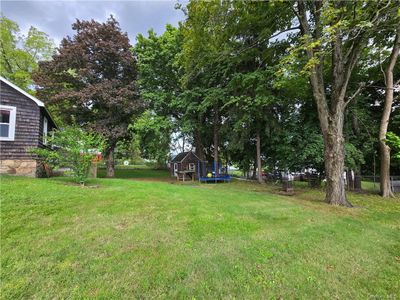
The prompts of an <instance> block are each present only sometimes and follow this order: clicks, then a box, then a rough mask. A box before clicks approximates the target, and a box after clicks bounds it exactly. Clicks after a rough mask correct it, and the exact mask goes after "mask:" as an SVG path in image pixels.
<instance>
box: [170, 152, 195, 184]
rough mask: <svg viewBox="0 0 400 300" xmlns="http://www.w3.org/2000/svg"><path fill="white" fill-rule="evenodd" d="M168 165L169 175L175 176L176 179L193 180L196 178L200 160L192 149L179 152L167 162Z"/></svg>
mask: <svg viewBox="0 0 400 300" xmlns="http://www.w3.org/2000/svg"><path fill="white" fill-rule="evenodd" d="M169 166H170V172H171V176H173V177H176V178H177V179H178V180H185V179H186V180H191V179H193V180H194V179H198V174H199V173H200V172H199V171H200V170H201V168H202V161H201V159H200V158H198V157H197V155H196V154H195V153H194V152H192V151H189V152H181V153H179V154H178V155H176V156H175V157H174V158H173V159H172V160H171V161H170V162H169ZM199 167H200V170H199Z"/></svg>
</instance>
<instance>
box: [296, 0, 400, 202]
mask: <svg viewBox="0 0 400 300" xmlns="http://www.w3.org/2000/svg"><path fill="white" fill-rule="evenodd" d="M292 9H293V12H294V14H295V15H296V16H297V19H298V22H299V24H300V44H301V47H300V48H297V49H301V51H299V53H300V52H304V53H305V54H306V55H307V58H308V61H307V63H306V71H307V72H308V74H309V78H310V83H311V87H312V91H313V97H314V100H315V102H316V104H317V111H318V117H319V122H320V127H321V130H322V134H323V138H324V146H325V173H326V179H327V189H326V201H327V202H328V203H330V204H334V205H343V206H351V204H350V202H349V201H347V198H346V194H345V186H344V182H343V179H342V174H343V172H344V159H345V148H344V144H345V142H344V135H343V125H344V114H345V110H346V107H347V105H348V104H349V102H350V101H351V100H352V99H354V97H355V96H356V95H357V94H358V93H359V91H360V90H361V88H360V89H358V90H357V91H356V92H355V93H354V94H351V95H349V93H348V84H349V81H350V78H351V76H352V73H353V70H354V68H355V66H356V65H357V62H358V60H359V57H360V54H361V51H362V49H363V47H365V46H366V45H367V43H368V41H369V39H370V37H371V36H373V35H374V34H375V33H376V32H377V31H378V30H384V28H385V25H387V24H388V22H389V21H391V20H392V18H395V17H396V13H397V8H396V5H395V4H394V3H391V2H390V1H381V2H368V1H359V2H346V1H337V2H334V1H315V2H308V1H303V0H299V1H297V2H296V3H295V4H294V5H293V7H292ZM328 72H329V76H327V73H328Z"/></svg>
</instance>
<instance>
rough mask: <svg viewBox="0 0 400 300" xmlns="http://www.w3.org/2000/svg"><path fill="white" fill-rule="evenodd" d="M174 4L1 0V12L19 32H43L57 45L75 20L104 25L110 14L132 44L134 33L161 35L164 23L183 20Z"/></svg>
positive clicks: (148, 1) (77, 0) (80, 0)
mask: <svg viewBox="0 0 400 300" xmlns="http://www.w3.org/2000/svg"><path fill="white" fill-rule="evenodd" d="M176 3H177V1H176V0H171V1H150V0H147V1H145V0H142V1H133V0H124V1H93V0H91V1H82V0H75V1H73V0H68V1H56V0H53V1H50V0H48V1H36V0H35V1H19V0H14V1H4V0H1V12H2V14H4V15H5V16H6V17H7V18H9V19H11V20H13V21H15V22H17V23H18V25H19V26H20V29H21V31H22V32H23V33H26V32H27V30H28V29H29V27H30V26H34V27H36V28H38V29H39V30H41V31H44V32H46V33H47V34H48V35H49V36H50V37H51V38H52V39H53V40H54V42H55V43H56V45H57V46H58V44H59V42H60V41H61V39H62V38H63V37H65V36H67V35H73V33H74V32H73V31H72V29H71V24H72V23H73V22H74V21H75V19H84V20H89V19H95V20H97V21H101V22H104V21H105V20H106V19H107V17H108V16H110V14H113V15H114V17H115V18H116V19H117V21H118V22H119V23H120V25H121V28H122V30H123V31H126V32H128V35H129V39H130V41H131V44H134V43H135V37H136V35H137V34H138V33H142V34H146V33H147V31H148V30H149V29H150V28H153V29H154V30H155V31H156V32H157V33H162V32H163V31H164V28H165V25H166V24H167V23H170V24H173V25H178V22H179V21H182V20H183V19H184V15H183V13H182V11H181V10H177V9H175V8H174V7H175V4H176ZM180 3H182V0H181V1H180ZM183 3H184V2H183Z"/></svg>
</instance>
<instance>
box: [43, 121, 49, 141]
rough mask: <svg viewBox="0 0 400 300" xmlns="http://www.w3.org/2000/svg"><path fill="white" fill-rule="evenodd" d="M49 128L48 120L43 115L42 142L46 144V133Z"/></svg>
mask: <svg viewBox="0 0 400 300" xmlns="http://www.w3.org/2000/svg"><path fill="white" fill-rule="evenodd" d="M48 129H49V120H47V118H46V117H43V144H44V145H47V135H48Z"/></svg>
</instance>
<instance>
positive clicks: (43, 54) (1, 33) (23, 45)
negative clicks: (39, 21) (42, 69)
mask: <svg viewBox="0 0 400 300" xmlns="http://www.w3.org/2000/svg"><path fill="white" fill-rule="evenodd" d="M0 40H1V43H0V74H1V76H3V77H5V78H7V79H9V80H10V81H11V82H13V83H14V84H16V85H17V86H19V87H20V88H22V89H24V90H26V91H29V92H30V93H34V90H32V84H33V81H32V72H34V71H35V70H37V68H38V61H39V60H48V59H50V58H51V55H52V54H53V52H54V44H53V41H52V39H50V38H49V36H48V35H47V34H46V33H44V32H42V31H39V30H38V29H37V28H35V27H31V28H30V29H29V31H28V35H27V36H24V35H22V34H21V33H20V29H19V26H18V24H17V23H15V22H14V21H12V20H10V19H8V18H7V17H5V16H3V15H2V16H1V18H0Z"/></svg>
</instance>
